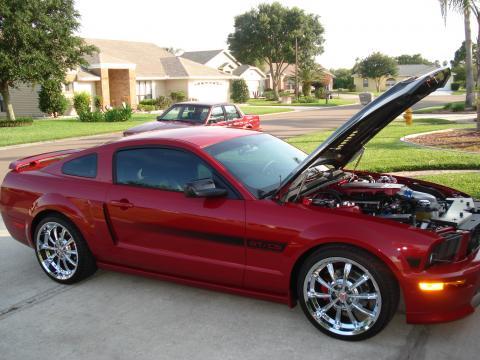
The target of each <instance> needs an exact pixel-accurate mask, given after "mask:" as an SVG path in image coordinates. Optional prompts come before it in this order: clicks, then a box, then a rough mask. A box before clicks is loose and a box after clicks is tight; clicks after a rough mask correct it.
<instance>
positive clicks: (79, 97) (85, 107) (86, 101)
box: [73, 92, 91, 115]
mask: <svg viewBox="0 0 480 360" xmlns="http://www.w3.org/2000/svg"><path fill="white" fill-rule="evenodd" d="M90 103H91V98H90V94H89V93H87V92H81V93H76V94H75V96H74V97H73V107H74V108H75V111H76V112H77V114H78V115H80V114H82V113H84V112H89V111H90Z"/></svg>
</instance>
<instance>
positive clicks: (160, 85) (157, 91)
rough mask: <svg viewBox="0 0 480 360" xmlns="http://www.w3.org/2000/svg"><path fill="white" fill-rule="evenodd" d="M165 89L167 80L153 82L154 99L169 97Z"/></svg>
mask: <svg viewBox="0 0 480 360" xmlns="http://www.w3.org/2000/svg"><path fill="white" fill-rule="evenodd" d="M167 95H169V93H167V91H166V88H165V80H153V81H152V97H153V98H154V99H156V98H158V97H159V96H167Z"/></svg>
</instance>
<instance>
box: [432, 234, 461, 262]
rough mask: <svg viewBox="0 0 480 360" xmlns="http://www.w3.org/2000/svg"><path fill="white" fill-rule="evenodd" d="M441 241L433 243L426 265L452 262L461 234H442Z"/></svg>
mask: <svg viewBox="0 0 480 360" xmlns="http://www.w3.org/2000/svg"><path fill="white" fill-rule="evenodd" d="M442 237H443V238H444V240H443V241H441V242H440V243H438V244H437V245H435V247H434V248H433V249H432V252H431V253H430V256H429V258H428V265H433V264H437V263H445V262H452V261H453V260H454V259H455V255H456V254H457V252H458V248H459V247H460V244H461V242H462V234H461V233H456V232H451V233H446V234H442Z"/></svg>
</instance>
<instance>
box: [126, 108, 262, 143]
mask: <svg viewBox="0 0 480 360" xmlns="http://www.w3.org/2000/svg"><path fill="white" fill-rule="evenodd" d="M179 105H180V106H181V105H187V106H188V105H192V106H199V107H208V108H209V111H208V115H207V117H206V119H205V121H204V122H203V123H197V122H194V121H191V122H189V121H172V120H168V121H166V120H162V119H161V116H158V117H157V120H156V121H152V122H148V123H145V124H142V125H138V126H135V127H133V128H130V129H128V130H125V132H124V135H125V136H130V135H136V134H139V133H142V132H146V131H153V130H167V129H176V128H183V127H189V126H202V125H203V126H225V127H229V128H236V129H248V130H257V131H258V130H260V117H259V116H258V115H245V114H244V113H243V112H242V110H240V108H239V107H238V106H237V105H235V104H228V103H198V102H182V103H177V104H174V105H172V107H174V106H179ZM225 106H234V107H235V108H236V110H237V113H238V115H239V117H238V118H236V119H231V120H226V117H225V114H226V111H225V110H224V109H225ZM214 107H222V109H223V112H224V121H216V122H213V121H211V115H212V109H213V108H214ZM170 109H171V108H169V109H167V110H166V111H165V113H166V112H168V111H169V110H170Z"/></svg>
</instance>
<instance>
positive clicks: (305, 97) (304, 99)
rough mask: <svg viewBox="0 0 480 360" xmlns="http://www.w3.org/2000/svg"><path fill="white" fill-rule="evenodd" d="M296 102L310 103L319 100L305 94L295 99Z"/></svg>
mask: <svg viewBox="0 0 480 360" xmlns="http://www.w3.org/2000/svg"><path fill="white" fill-rule="evenodd" d="M295 102H296V103H301V104H309V103H316V102H318V101H317V99H316V98H314V97H312V96H304V97H301V98H300V99H298V100H296V101H295Z"/></svg>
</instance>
